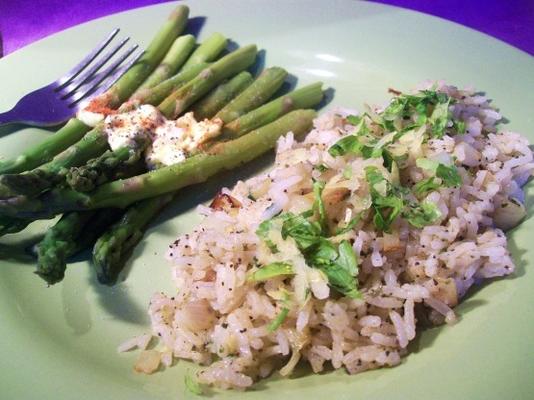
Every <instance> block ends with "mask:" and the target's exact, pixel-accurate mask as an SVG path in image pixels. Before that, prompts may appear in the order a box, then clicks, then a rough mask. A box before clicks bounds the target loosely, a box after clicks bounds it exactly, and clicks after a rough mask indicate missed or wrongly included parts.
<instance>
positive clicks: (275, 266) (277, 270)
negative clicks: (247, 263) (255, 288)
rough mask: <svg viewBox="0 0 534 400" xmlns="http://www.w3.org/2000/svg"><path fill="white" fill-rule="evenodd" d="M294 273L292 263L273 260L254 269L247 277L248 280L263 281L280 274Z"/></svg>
mask: <svg viewBox="0 0 534 400" xmlns="http://www.w3.org/2000/svg"><path fill="white" fill-rule="evenodd" d="M293 274H294V271H293V266H292V265H291V264H289V263H285V262H273V263H271V264H267V265H264V266H263V267H261V268H260V269H258V270H256V271H254V272H253V273H252V274H250V275H249V276H248V277H247V280H248V281H251V282H262V281H266V280H267V279H271V278H275V277H278V276H284V275H293Z"/></svg>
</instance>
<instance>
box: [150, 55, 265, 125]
mask: <svg viewBox="0 0 534 400" xmlns="http://www.w3.org/2000/svg"><path fill="white" fill-rule="evenodd" d="M256 54H257V48H256V46H255V45H249V46H245V47H242V48H240V49H237V50H236V51H234V52H232V53H230V54H227V55H226V56H224V57H222V58H221V59H219V60H217V61H216V62H214V63H213V64H212V65H210V66H209V67H207V68H205V69H204V70H203V71H202V72H201V73H200V74H199V75H198V76H197V77H195V78H193V79H192V80H191V81H189V82H188V83H186V84H185V85H184V86H182V87H181V88H180V89H178V90H176V91H174V92H173V93H171V94H170V95H169V96H168V97H167V98H166V99H165V100H163V102H162V103H161V104H160V105H159V106H158V108H159V110H160V111H161V112H162V113H163V115H165V116H166V117H167V118H171V119H174V118H176V117H177V116H179V115H180V114H182V113H183V112H184V111H185V110H187V108H189V106H191V104H193V103H194V102H195V101H197V100H199V99H200V98H201V97H202V96H204V95H205V94H206V93H208V92H209V91H210V90H211V89H212V88H214V87H215V86H216V85H218V84H219V83H221V82H222V81H224V80H225V79H226V78H228V77H230V76H233V75H235V74H237V73H238V72H241V71H243V70H244V69H246V68H248V67H249V66H251V65H252V63H253V62H254V60H255V59H256Z"/></svg>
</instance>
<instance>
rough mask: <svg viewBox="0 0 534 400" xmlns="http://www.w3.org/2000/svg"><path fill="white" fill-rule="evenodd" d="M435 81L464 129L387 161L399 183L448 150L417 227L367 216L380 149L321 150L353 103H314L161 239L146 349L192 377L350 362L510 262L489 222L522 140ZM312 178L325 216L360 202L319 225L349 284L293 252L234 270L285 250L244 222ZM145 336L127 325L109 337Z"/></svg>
mask: <svg viewBox="0 0 534 400" xmlns="http://www.w3.org/2000/svg"><path fill="white" fill-rule="evenodd" d="M421 88H424V89H429V88H431V84H425V85H424V86H422V87H421ZM437 88H438V89H437V90H438V91H439V92H441V93H446V94H447V95H448V96H450V97H451V98H453V99H455V102H454V103H453V104H452V105H451V106H450V112H451V113H452V116H453V117H454V118H456V119H458V120H460V121H463V122H464V123H465V133H464V134H451V133H450V131H447V132H446V134H445V135H444V136H443V137H441V138H432V139H430V140H428V141H425V142H419V143H415V142H413V143H408V144H407V151H408V152H409V157H408V159H407V160H406V164H405V165H404V166H403V168H402V169H401V174H400V180H401V182H402V183H403V185H407V186H410V185H413V184H414V183H415V182H419V181H421V180H422V179H424V178H425V173H424V171H423V170H422V169H421V168H419V167H417V166H416V164H415V159H416V158H420V157H426V158H432V159H438V160H442V159H448V160H451V159H452V160H453V162H454V164H455V165H456V167H457V169H458V172H459V174H460V175H461V179H462V184H461V186H460V187H444V186H443V187H439V188H437V189H435V190H431V191H430V192H428V193H427V194H425V197H424V200H425V201H428V202H431V203H433V204H434V205H435V206H436V207H437V209H438V210H439V212H440V216H439V218H438V219H437V220H436V221H435V222H434V223H432V224H430V225H426V226H424V227H423V228H422V229H419V228H414V227H413V226H411V225H410V224H408V223H407V222H406V221H405V220H403V219H402V218H398V219H397V220H396V221H395V222H394V223H393V225H392V231H391V232H390V233H383V232H382V231H380V230H378V229H376V228H375V227H374V226H373V224H372V223H371V222H370V218H369V214H370V212H368V211H366V210H368V208H369V200H368V198H369V188H368V185H367V182H366V181H365V173H364V170H365V168H366V167H368V166H376V167H377V168H378V169H379V170H380V171H381V172H382V173H383V174H384V175H385V176H388V174H389V172H388V171H387V170H386V169H385V168H384V167H383V165H382V159H378V158H368V159H364V158H362V157H355V156H343V157H339V156H338V157H334V156H332V155H331V154H329V152H328V149H329V148H330V146H332V145H333V144H334V143H336V142H337V141H338V140H339V139H341V138H342V137H345V136H347V135H349V134H351V133H352V132H353V131H354V126H353V125H352V124H350V123H348V121H347V116H348V115H351V114H356V113H355V112H354V111H351V110H345V109H338V110H334V111H332V112H328V113H325V114H323V115H321V116H320V117H318V118H317V119H316V120H315V122H314V129H313V130H312V131H311V132H310V133H309V134H308V135H307V137H306V138H305V139H304V140H303V141H302V142H298V141H296V140H295V138H294V137H293V134H292V133H291V132H289V133H288V134H287V135H285V136H284V137H282V138H281V139H280V140H279V142H278V146H277V153H276V161H275V164H274V166H273V167H272V168H271V169H270V170H269V171H268V172H267V173H264V174H262V175H260V176H257V177H254V178H252V179H249V180H248V181H246V182H238V183H237V184H236V186H235V187H234V188H233V189H231V190H230V189H223V190H222V192H221V193H222V194H221V195H220V196H219V199H221V196H222V198H223V200H224V199H226V201H223V202H222V205H220V206H214V205H212V206H211V207H208V206H199V208H198V211H199V213H200V214H201V215H203V216H204V219H203V221H202V222H201V223H200V225H199V226H197V227H196V228H195V229H194V230H193V231H192V232H190V233H189V234H185V235H182V236H180V237H179V238H177V239H176V241H175V242H174V243H172V245H171V246H170V248H169V250H168V252H167V259H168V260H169V262H170V264H171V273H172V278H173V280H174V282H175V284H176V292H174V293H170V294H162V293H157V294H155V295H154V296H153V298H152V300H151V302H150V306H149V314H150V318H151V322H152V335H153V336H154V337H156V338H157V340H158V342H159V344H158V346H157V347H156V348H157V349H158V354H159V357H160V362H161V363H162V364H164V365H166V366H169V365H171V364H172V359H173V358H181V359H188V360H192V361H193V362H195V363H198V364H201V365H203V366H205V368H204V369H203V370H202V372H201V373H200V374H199V376H198V378H199V380H200V381H201V382H203V383H206V384H210V385H215V386H218V387H222V388H237V389H244V388H247V387H249V386H251V385H252V384H253V383H254V381H257V380H258V379H261V378H264V377H267V376H269V375H270V374H272V373H273V372H275V371H278V373H280V374H281V375H283V376H287V375H290V374H291V372H292V371H293V369H294V367H295V366H296V364H297V363H298V362H299V361H304V362H307V363H309V364H310V366H311V368H312V370H313V371H314V372H316V373H317V372H320V371H323V370H324V369H325V368H326V367H327V366H331V367H333V368H344V369H346V370H347V371H348V372H349V373H350V374H355V373H358V372H362V371H365V370H369V369H375V368H380V367H390V366H394V365H397V364H399V363H400V361H401V357H402V356H404V355H406V354H407V346H408V344H409V343H410V341H412V340H413V339H414V338H415V336H416V333H417V332H418V329H420V327H419V325H420V323H421V322H422V321H423V320H424V321H427V322H430V323H432V324H441V323H449V324H452V323H454V322H455V321H456V315H455V313H454V307H455V306H456V305H457V304H458V302H459V301H461V299H462V298H463V297H464V296H465V294H466V293H467V292H468V290H469V288H470V287H471V286H472V285H474V284H478V283H480V282H481V281H483V280H485V279H488V278H494V277H499V276H506V275H509V274H511V273H513V271H514V262H513V260H512V258H511V256H510V253H509V251H508V249H507V242H506V236H505V235H504V232H503V229H509V228H511V227H512V226H514V225H516V224H517V223H518V221H519V219H520V218H521V216H522V215H521V212H522V210H524V209H522V208H521V207H522V204H521V203H522V202H523V201H524V193H523V190H522V186H523V185H524V184H525V183H526V182H527V180H528V178H529V177H530V175H531V174H532V172H533V170H534V162H533V157H532V152H531V150H530V149H529V143H528V141H527V139H526V138H524V137H523V136H521V135H520V134H518V133H514V132H509V131H500V130H498V127H497V124H498V122H499V121H500V120H501V115H500V114H499V112H498V111H497V110H496V109H495V108H493V107H492V106H491V105H490V102H489V100H488V99H487V98H486V97H485V96H483V95H481V94H480V93H477V92H475V91H474V90H469V89H466V90H459V89H457V88H455V87H453V86H448V85H445V84H444V83H439V84H438V86H437ZM401 140H402V139H401ZM347 171H350V172H349V173H347ZM314 180H317V181H324V182H326V186H325V189H324V191H323V194H322V197H323V201H324V202H325V207H326V211H327V215H328V218H329V224H330V226H331V228H332V229H335V228H336V227H343V226H345V225H346V224H347V223H348V222H349V221H350V220H351V218H353V217H354V216H355V215H356V213H359V212H361V211H362V210H363V214H362V215H363V218H361V220H360V221H359V222H357V223H356V224H355V226H354V228H353V229H351V230H349V231H348V232H346V233H343V234H342V235H341V236H342V237H340V238H337V237H336V238H337V239H336V238H334V239H333V240H337V241H338V242H339V241H340V240H341V239H344V240H347V241H349V242H350V243H351V245H352V249H353V251H354V253H355V254H356V255H357V257H358V259H359V263H358V264H359V265H358V267H359V274H358V290H359V292H360V293H361V297H360V298H350V297H345V296H342V295H340V294H339V293H337V292H336V291H335V290H334V289H333V288H332V287H330V286H329V285H328V282H327V280H326V279H325V276H324V274H321V273H320V272H319V271H318V270H316V269H313V268H310V267H309V266H308V265H306V264H305V263H302V265H297V264H298V262H295V265H294V269H295V272H296V275H294V276H293V277H288V276H278V277H274V278H272V279H268V280H266V281H263V282H251V281H250V280H248V279H247V276H248V274H249V273H250V271H251V270H255V269H257V266H258V265H265V264H267V263H269V262H273V261H280V260H281V257H289V256H288V254H290V255H291V254H292V252H294V250H295V249H294V248H291V246H290V245H288V246H286V247H284V246H285V244H284V243H283V241H279V242H278V243H277V244H278V245H279V246H282V247H281V250H280V252H279V253H278V254H272V253H271V252H270V251H269V249H268V248H267V247H266V245H265V243H263V242H262V240H261V239H260V238H259V237H258V235H257V234H256V230H257V229H258V226H259V224H260V223H261V222H262V221H264V220H267V219H270V218H272V217H274V216H276V215H278V214H279V213H281V212H292V213H295V214H298V213H301V212H304V211H306V210H309V209H311V208H312V207H313V202H314V197H313V193H312V184H313V181H314ZM228 199H230V201H228ZM506 208H508V210H511V211H506ZM278 240H279V238H278ZM292 259H293V260H299V258H298V257H297V256H295V257H294V258H292ZM282 289H283V290H285V291H286V292H288V293H292V294H294V295H295V296H297V294H298V293H299V291H301V290H305V291H307V292H309V293H310V294H309V295H308V296H307V297H306V300H305V301H301V302H299V301H292V302H290V303H289V304H290V305H289V306H288V303H283V302H281V301H280V298H279V293H280V292H281V290H282ZM283 307H289V311H288V315H287V317H286V318H285V320H284V321H283V323H282V324H281V325H280V326H279V327H278V328H277V329H276V330H274V331H271V330H270V329H269V324H271V323H272V321H273V320H274V319H275V318H277V316H278V315H279V314H280V312H281V311H282V308H283ZM147 345H148V339H147V338H146V337H141V338H136V339H133V340H131V341H129V342H127V343H126V344H125V345H124V346H122V347H121V348H120V350H130V349H131V348H134V347H140V348H141V349H145V348H146V346H147ZM153 357H154V354H153V353H150V354H149V357H148V359H149V362H151V364H150V365H151V366H152V368H153V369H154V370H155V369H156V368H157V367H158V366H157V365H159V363H157V365H156V366H155V367H154V365H155V364H156V363H154V361H153ZM140 362H141V363H143V362H145V361H143V358H142V359H141V361H140ZM145 372H152V371H150V370H149V371H146V369H145Z"/></svg>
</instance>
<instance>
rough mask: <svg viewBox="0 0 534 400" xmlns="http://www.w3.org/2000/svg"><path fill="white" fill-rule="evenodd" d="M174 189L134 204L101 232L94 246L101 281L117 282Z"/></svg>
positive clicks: (97, 273)
mask: <svg viewBox="0 0 534 400" xmlns="http://www.w3.org/2000/svg"><path fill="white" fill-rule="evenodd" d="M173 197H174V195H173V194H172V193H168V194H164V195H162V196H158V197H153V198H150V199H146V200H142V201H139V202H137V203H134V204H132V205H131V206H130V207H128V208H127V209H126V212H125V213H124V215H123V216H122V217H121V218H120V219H119V221H117V222H116V223H114V224H113V225H112V226H111V227H110V228H109V229H108V230H106V231H105V232H104V234H103V235H102V236H100V237H99V238H98V239H97V241H96V243H95V245H94V248H93V264H94V267H95V269H96V275H97V278H98V281H99V282H100V283H102V284H105V285H113V284H115V282H116V281H117V277H118V276H119V273H120V271H121V270H122V267H123V266H124V263H125V262H126V260H127V259H128V258H129V256H130V254H131V252H132V251H133V249H134V248H135V246H136V245H137V243H139V241H140V240H141V238H142V237H143V235H144V230H145V228H146V226H147V225H148V223H149V222H150V221H152V220H153V218H154V217H155V216H156V214H158V213H159V211H160V210H161V209H163V208H164V207H165V206H166V205H167V204H168V203H169V202H170V201H171V200H172V199H173Z"/></svg>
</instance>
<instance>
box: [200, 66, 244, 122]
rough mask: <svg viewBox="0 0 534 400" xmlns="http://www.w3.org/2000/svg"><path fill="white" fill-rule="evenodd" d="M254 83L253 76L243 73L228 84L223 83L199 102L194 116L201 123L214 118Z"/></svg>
mask: <svg viewBox="0 0 534 400" xmlns="http://www.w3.org/2000/svg"><path fill="white" fill-rule="evenodd" d="M251 83H252V75H251V74H250V73H249V72H247V71H243V72H241V73H239V74H237V75H236V76H234V77H233V78H232V79H230V80H229V81H228V82H225V83H221V84H220V85H219V86H218V87H217V88H215V90H214V91H213V92H212V93H210V94H209V95H207V96H206V97H204V98H203V99H202V100H200V101H198V102H197V103H196V104H195V105H194V106H193V109H192V111H193V114H194V115H195V118H196V119H197V120H198V121H200V120H202V119H205V118H211V117H213V116H214V115H215V114H216V113H217V112H218V111H219V110H220V109H221V108H223V107H224V105H225V104H228V102H229V101H230V100H231V99H233V98H234V97H235V96H237V95H238V94H239V93H241V92H242V91H243V90H245V88H246V87H247V86H249V85H250V84H251Z"/></svg>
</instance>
